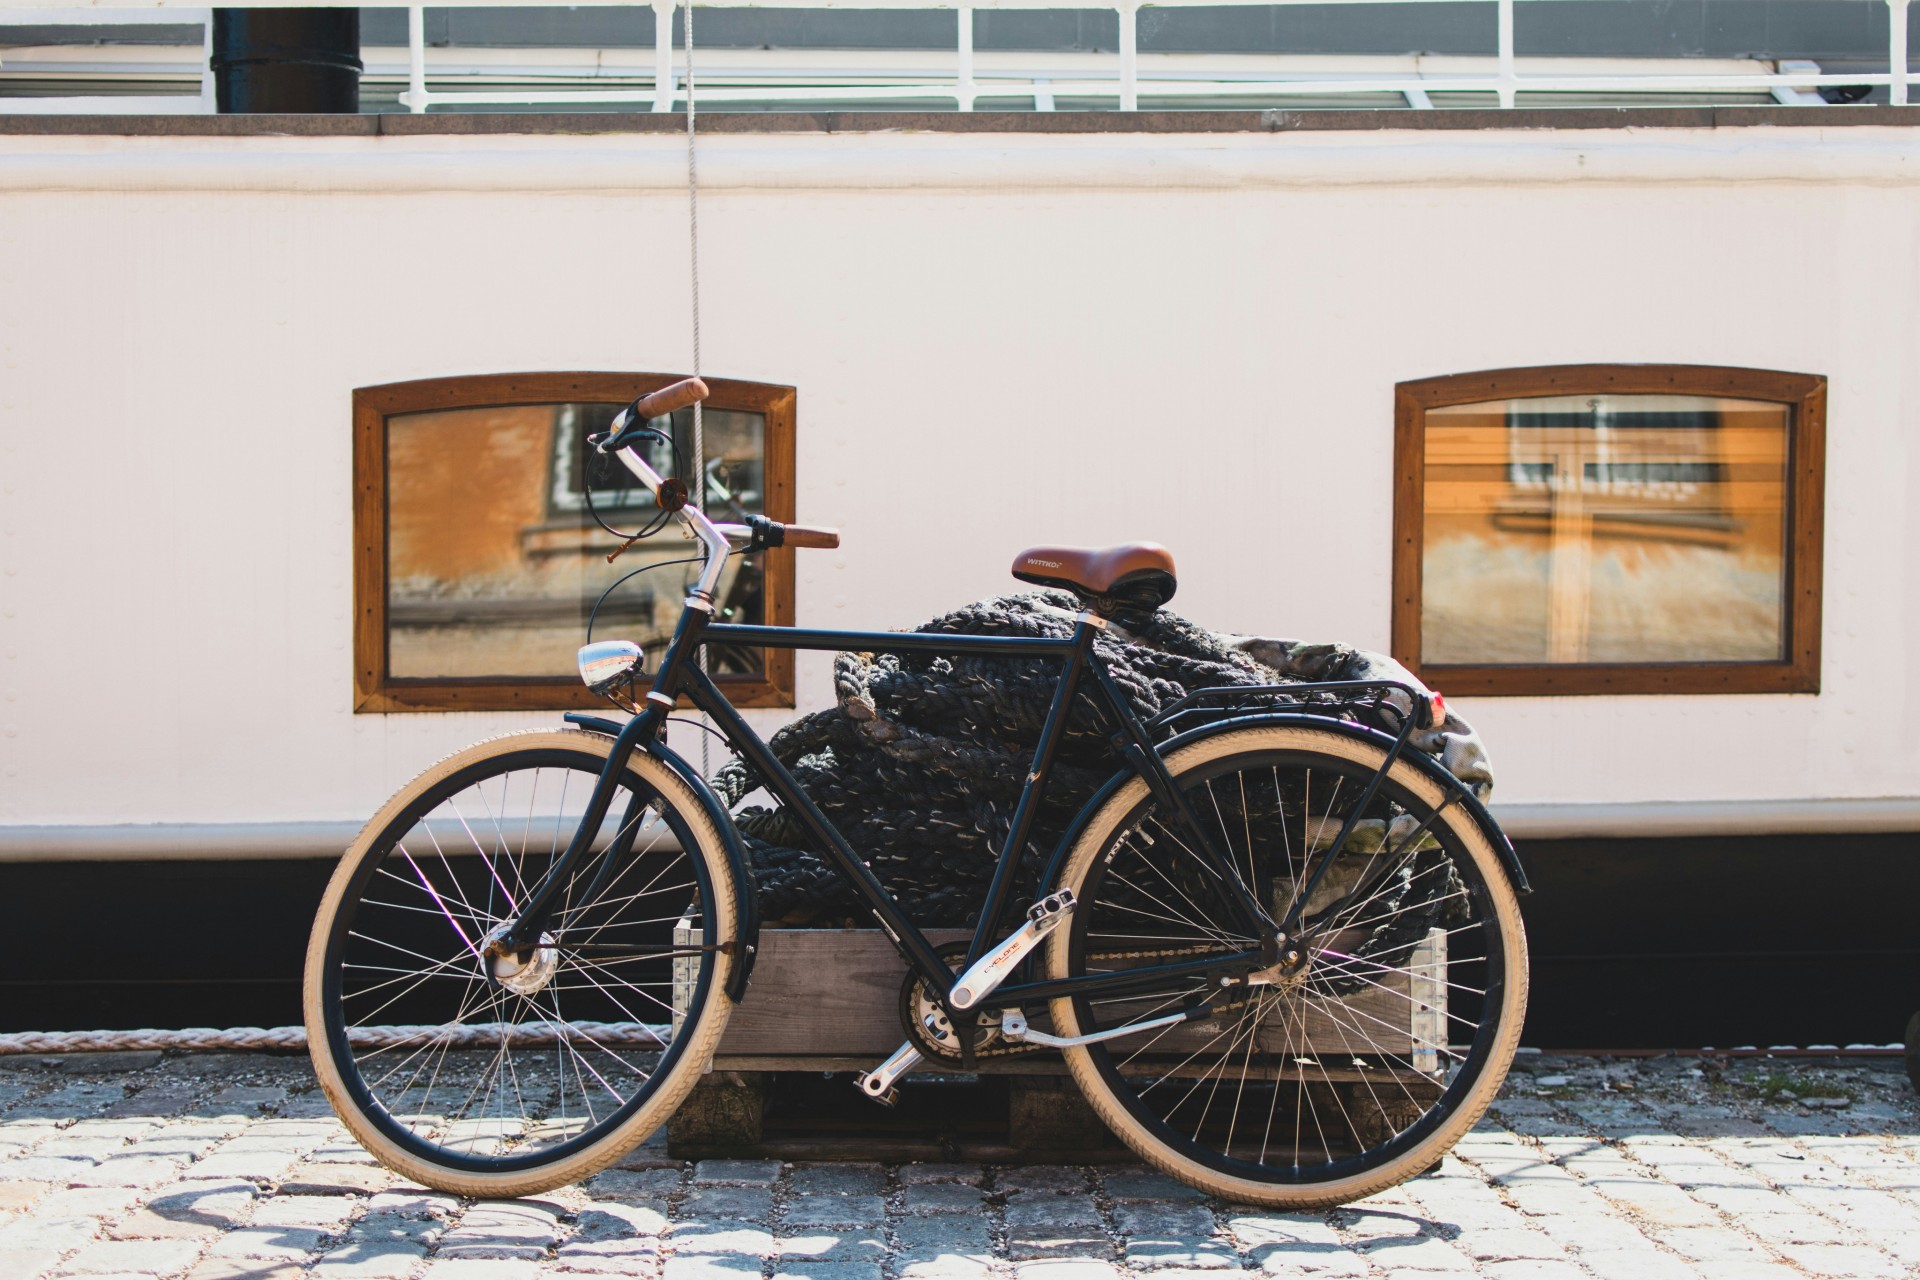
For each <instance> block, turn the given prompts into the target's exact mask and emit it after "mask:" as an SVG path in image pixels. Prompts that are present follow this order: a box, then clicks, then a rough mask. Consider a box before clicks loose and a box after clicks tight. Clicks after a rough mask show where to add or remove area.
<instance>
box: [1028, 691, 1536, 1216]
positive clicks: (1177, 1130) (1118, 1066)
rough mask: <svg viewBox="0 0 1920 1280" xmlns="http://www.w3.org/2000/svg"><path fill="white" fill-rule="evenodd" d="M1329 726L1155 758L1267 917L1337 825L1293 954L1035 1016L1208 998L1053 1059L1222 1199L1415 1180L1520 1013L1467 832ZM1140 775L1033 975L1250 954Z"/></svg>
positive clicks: (1509, 931)
mask: <svg viewBox="0 0 1920 1280" xmlns="http://www.w3.org/2000/svg"><path fill="white" fill-rule="evenodd" d="M1385 759H1386V753H1385V751H1384V749H1383V748H1382V747H1381V746H1380V745H1379V744H1378V743H1377V742H1375V741H1371V740H1368V739H1366V738H1364V737H1361V736H1359V735H1354V734H1348V733H1343V732H1340V731H1338V730H1336V729H1331V728H1329V729H1320V728H1317V727H1305V726H1295V725H1274V726H1265V727H1257V728H1249V729H1244V730H1237V731H1230V732H1226V733H1222V734H1220V735H1218V736H1216V737H1212V738H1207V739H1203V740H1201V741H1199V742H1196V743H1194V744H1192V745H1190V746H1188V747H1186V748H1184V749H1182V750H1180V751H1178V752H1176V753H1174V754H1173V755H1172V756H1171V757H1169V758H1168V760H1167V765H1168V768H1169V770H1170V771H1171V772H1172V774H1173V776H1174V778H1175V780H1176V781H1177V783H1178V785H1179V786H1180V788H1181V789H1182V790H1183V791H1184V792H1185V793H1186V795H1187V797H1188V799H1189V802H1190V803H1191V804H1192V806H1193V807H1194V809H1195V810H1196V811H1197V813H1198V815H1199V817H1200V819H1201V821H1202V822H1203V823H1204V824H1205V825H1206V826H1207V827H1208V836H1209V838H1210V839H1211V840H1213V841H1215V842H1216V843H1217V844H1218V845H1219V847H1220V848H1221V850H1222V852H1223V853H1225V854H1226V855H1227V856H1228V857H1229V858H1230V859H1231V860H1232V862H1233V863H1234V866H1235V869H1236V871H1237V872H1238V874H1239V875H1240V876H1242V877H1244V878H1245V879H1246V880H1247V882H1248V883H1249V884H1250V885H1251V886H1252V888H1253V890H1254V894H1255V897H1256V898H1257V899H1258V900H1259V901H1260V902H1261V904H1262V906H1263V908H1265V909H1267V910H1268V911H1269V912H1270V914H1271V919H1272V920H1274V921H1278V920H1281V919H1283V918H1284V917H1285V915H1286V912H1287V910H1288V908H1289V907H1290V906H1291V905H1292V904H1293V901H1294V898H1295V896H1296V895H1297V894H1298V893H1299V892H1301V891H1302V890H1303V889H1305V888H1307V886H1308V882H1309V880H1310V878H1311V869H1312V867H1313V866H1315V865H1317V864H1318V863H1319V862H1322V861H1324V857H1323V856H1321V855H1323V854H1324V852H1325V851H1327V850H1328V849H1330V847H1331V846H1332V844H1333V842H1334V840H1335V838H1336V837H1337V835H1338V833H1339V832H1340V830H1341V828H1342V827H1343V826H1344V825H1345V824H1346V823H1347V822H1348V820H1349V819H1352V820H1353V823H1354V830H1353V833H1352V835H1351V836H1350V838H1349V841H1348V843H1347V845H1346V849H1347V850H1348V851H1347V852H1343V853H1342V855H1341V856H1340V857H1339V858H1338V859H1336V860H1335V861H1334V863H1333V865H1332V866H1331V867H1330V868H1329V869H1328V871H1327V873H1326V875H1325V876H1323V877H1322V878H1321V880H1320V882H1319V884H1318V885H1317V886H1315V887H1314V888H1313V892H1312V893H1311V895H1310V897H1309V899H1308V909H1307V911H1306V913H1305V916H1304V920H1303V923H1304V924H1305V925H1306V926H1307V929H1308V930H1309V933H1308V934H1307V935H1306V936H1308V937H1309V938H1310V941H1309V943H1308V945H1306V947H1305V948H1304V963H1302V964H1300V965H1298V966H1291V965H1290V966H1284V971H1282V969H1283V967H1282V966H1276V968H1275V970H1272V971H1269V973H1268V975H1267V980H1266V981H1264V982H1262V983H1260V984H1258V985H1251V986H1241V987H1238V988H1235V989H1233V990H1221V989H1219V988H1217V987H1215V988H1211V989H1209V988H1208V987H1207V986H1206V985H1205V981H1204V979H1200V978H1194V977H1187V978H1179V979H1174V978H1169V979H1166V980H1165V982H1164V986H1163V987H1160V988H1156V989H1152V990H1148V991H1144V992H1140V993H1138V994H1132V993H1130V994H1127V995H1123V996H1119V997H1114V998H1109V999H1091V1000H1090V999H1087V998H1084V997H1081V998H1063V999H1059V1000H1055V1001H1053V1002H1052V1005H1051V1013H1052V1018H1053V1022H1054V1027H1055V1031H1056V1033H1057V1034H1060V1035H1068V1036H1073V1035H1083V1034H1088V1033H1091V1032H1095V1031H1102V1030H1108V1029H1111V1028H1115V1027H1120V1026H1125V1025H1128V1024H1129V1023H1133V1022H1139V1021H1144V1020H1147V1019H1148V1018H1151V1017H1155V1016H1161V1015H1164V1014H1166V1013H1169V1012H1177V1011H1180V1010H1182V1009H1186V1008H1192V1007H1194V1006H1195V1005H1197V1004H1199V1003H1201V1002H1204V1001H1209V1000H1210V1001H1211V1002H1212V1005H1211V1011H1210V1012H1209V1013H1208V1014H1207V1015H1206V1016H1205V1017H1203V1018H1201V1019H1199V1020H1196V1021H1189V1022H1184V1023H1179V1024H1175V1025H1174V1026H1171V1027H1168V1028H1164V1029H1160V1030H1157V1031H1151V1032H1142V1033H1138V1034H1134V1035H1128V1036H1122V1037H1119V1038H1117V1039H1114V1040H1110V1041H1106V1042H1102V1043H1098V1044H1093V1045H1086V1046H1082V1047H1079V1048H1072V1049H1067V1050H1065V1054H1066V1059H1067V1064H1068V1066H1069V1068H1070V1069H1071V1071H1072V1072H1073V1075H1074V1078H1075V1080H1076V1081H1077V1082H1078V1083H1079V1085H1080V1088H1081V1089H1082V1091H1083V1092H1084V1093H1085V1094H1086V1096H1087V1099H1088V1101H1089V1102H1090V1103H1091V1104H1092V1105H1093V1107H1094V1109H1095V1110H1096V1111H1098V1112H1099V1114H1100V1115H1101V1117H1102V1118H1103V1119H1104V1120H1105V1121H1106V1122H1107V1124H1108V1125H1109V1126H1110V1127H1111V1128H1112V1129H1113V1131H1114V1132H1115V1133H1116V1134H1117V1135H1118V1136H1119V1137H1120V1138H1121V1139H1123V1140H1124V1141H1125V1142H1126V1143H1127V1144H1128V1145H1129V1146H1131V1147H1132V1148H1133V1149H1134V1150H1135V1151H1136V1152H1138V1153H1139V1154H1140V1155H1141V1156H1142V1157H1143V1158H1144V1159H1146V1160H1147V1161H1149V1162H1150V1163H1152V1164H1155V1165H1157V1166H1159V1167H1160V1168H1162V1169H1164V1170H1166V1171H1167V1172H1169V1173H1171V1174H1173V1175H1174V1176H1176V1177H1179V1178H1181V1179H1183V1180H1184V1181H1187V1182H1189V1183H1191V1184H1193V1185H1195V1186H1198V1187H1202V1188H1204V1189H1206V1190H1208V1191H1211V1192H1213V1193H1215V1194H1218V1195H1221V1196H1224V1197H1227V1198H1229V1199H1233V1200H1238V1201H1243V1202H1247V1203H1252V1204H1262V1205H1268V1206H1272V1207H1279V1208H1309V1207H1319V1206H1325V1205H1330V1204H1338V1203H1342V1202H1344V1201H1347V1200H1352V1199H1355V1198H1358V1197H1360V1196H1365V1195H1369V1194H1372V1193H1373V1192H1375V1191H1378V1190H1381V1189H1382V1188H1385V1187H1387V1186H1391V1185H1393V1184H1394V1183H1396V1182H1398V1181H1400V1180H1402V1179H1404V1178H1406V1177H1409V1176H1411V1175H1413V1174H1415V1173H1419V1172H1421V1171H1422V1170H1424V1169H1426V1168H1428V1167H1429V1166H1431V1165H1432V1164H1433V1163H1434V1162H1436V1161H1437V1160H1438V1159H1439V1158H1440V1157H1441V1156H1442V1155H1443V1154H1445V1152H1446V1151H1447V1149H1448V1148H1450V1147H1451V1146H1452V1145H1453V1143H1454V1142H1455V1141H1457V1140H1458V1139H1459V1137H1460V1136H1461V1135H1462V1134H1464V1133H1465V1132H1466V1131H1467V1130H1468V1129H1469V1128H1471V1127H1472V1126H1473V1124H1474V1123H1475V1122H1476V1121H1477V1120H1478V1119H1479V1117H1480V1116H1481V1114H1482V1113H1483V1112H1484V1111H1485V1109H1486V1107H1487V1104H1488V1103H1489V1102H1490V1101H1491V1100H1492V1098H1493V1096H1494V1093H1495V1092H1496V1091H1497V1090H1498V1089H1499V1087H1500V1082H1501V1080H1502V1079H1504V1077H1505V1075H1506V1071H1507V1067H1508V1065H1509V1064H1510V1063H1511V1061H1512V1057H1513V1050H1514V1046H1515V1044H1516V1043H1517V1041H1518V1037H1519V1033H1520V1024H1521V1020H1522V1017H1523V1016H1524V1012H1525V1008H1526V992H1527V952H1526V938H1525V934H1524V932H1523V929H1522V926H1521V921H1520V913H1519V907H1518V904H1517V901H1516V900H1515V897H1514V893H1513V889H1512V886H1511V884H1510V883H1509V882H1508V878H1507V875H1506V872H1505V869H1504V868H1503V867H1502V866H1501V865H1500V860H1499V856H1498V855H1497V854H1496V853H1495V851H1494V849H1493V846H1492V845H1491V844H1490V843H1489V841H1488V838H1487V835H1486V833H1485V832H1483V831H1482V830H1481V829H1480V827H1479V826H1478V824H1477V823H1475V822H1474V821H1473V819H1472V818H1471V817H1470V816H1469V815H1468V814H1467V813H1466V812H1465V811H1464V810H1463V809H1462V808H1461V807H1460V806H1459V805H1458V804H1457V803H1456V804H1449V803H1447V792H1445V791H1444V790H1443V788H1442V787H1441V786H1440V785H1439V784H1437V783H1435V782H1434V781H1433V780H1432V779H1431V778H1429V777H1427V776H1426V775H1425V774H1424V773H1422V772H1421V771H1419V770H1418V769H1416V768H1415V767H1413V766H1412V765H1410V764H1407V763H1406V762H1404V761H1401V762H1396V764H1395V765H1394V767H1393V769H1391V770H1390V771H1389V772H1388V774H1387V776H1386V777H1385V779H1384V780H1383V781H1382V783H1381V786H1380V788H1379V789H1378V791H1377V792H1376V793H1375V795H1374V797H1373V798H1372V799H1371V800H1369V801H1368V803H1367V806H1366V808H1365V810H1364V811H1357V808H1358V804H1359V801H1360V800H1361V798H1362V796H1363V794H1364V793H1365V791H1366V788H1367V784H1368V782H1369V781H1370V780H1371V779H1372V778H1373V776H1374V775H1375V774H1376V773H1377V772H1378V770H1379V768H1380V766H1381V765H1382V764H1383V763H1384V761H1385ZM1195 843H1196V842H1195V841H1194V840H1193V838H1192V835H1191V833H1190V832H1188V831H1186V830H1185V828H1184V826H1183V825H1182V824H1181V823H1180V822H1178V821H1177V820H1176V819H1174V818H1172V817H1171V816H1169V815H1167V814H1164V813H1163V812H1162V811H1161V809H1160V807H1159V805H1158V804H1157V802H1155V801H1154V800H1153V798H1152V797H1151V796H1150V794H1149V793H1148V791H1147V788H1146V786H1145V784H1144V783H1142V782H1139V781H1137V780H1136V781H1134V782H1131V783H1129V784H1128V785H1127V786H1125V787H1123V788H1122V789H1121V790H1120V791H1119V792H1118V793H1116V794H1115V796H1114V798H1113V799H1112V800H1111V801H1109V802H1108V803H1107V804H1106V805H1105V806H1104V807H1103V808H1102V809H1101V810H1100V811H1099V812H1098V813H1097V814H1096V815H1095V816H1094V818H1093V820H1092V821H1091V823H1090V824H1089V826H1088V828H1087V830H1086V832H1085V833H1084V834H1083V835H1082V837H1081V838H1080V839H1079V841H1078V842H1077V843H1076V845H1075V847H1074V848H1073V850H1072V851H1071V852H1070V854H1069V857H1068V860H1067V865H1066V869H1065V871H1064V873H1063V875H1062V878H1061V884H1062V885H1063V886H1065V887H1067V888H1071V889H1072V890H1073V891H1074V894H1075V896H1076V898H1077V899H1078V900H1079V906H1078V907H1077V908H1076V910H1075V912H1074V916H1073V919H1072V921H1071V922H1070V924H1069V926H1068V927H1067V928H1064V929H1061V930H1058V931H1056V932H1055V933H1054V935H1053V937H1052V939H1051V941H1050V944H1049V952H1048V968H1049V973H1050V975H1051V976H1052V977H1055V978H1065V977H1076V976H1082V975H1088V974H1097V973H1104V972H1113V971H1116V970H1121V969H1126V968H1136V967H1146V966H1151V965H1156V964H1167V963H1171V962H1175V961H1184V960H1188V959H1194V958H1204V957H1205V956H1207V955H1209V954H1234V953H1241V952H1244V951H1246V950H1249V949H1251V948H1254V947H1256V946H1257V942H1258V940H1257V939H1255V938H1254V937H1251V936H1248V935H1245V934H1243V933H1241V932H1240V931H1239V930H1237V929H1236V927H1235V926H1233V925H1232V924H1231V923H1230V922H1231V921H1232V920H1233V919H1235V916H1234V914H1233V913H1231V912H1230V911H1229V910H1228V909H1227V904H1226V897H1225V893H1226V885H1225V883H1224V882H1223V880H1222V879H1221V877H1220V876H1219V875H1218V874H1216V872H1215V871H1214V870H1212V868H1211V866H1210V865H1209V864H1208V863H1207V862H1205V861H1203V859H1202V858H1201V856H1200V854H1199V853H1198V852H1197V851H1196V848H1195Z"/></svg>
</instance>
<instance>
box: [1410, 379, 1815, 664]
mask: <svg viewBox="0 0 1920 1280" xmlns="http://www.w3.org/2000/svg"><path fill="white" fill-rule="evenodd" d="M1825 436H1826V379H1825V378H1823V377H1818V376H1815V375H1812V374H1802V373H1781V372H1776V371H1772V370H1766V369H1736V368H1720V367H1714V366H1702V365H1573V366H1559V367H1552V368H1535V369H1499V370H1493V371H1491V372H1486V373H1468V374H1459V375H1454V376H1451V377H1443V378H1428V379H1424V380H1422V381H1418V382H1403V383H1401V384H1400V385H1399V386H1398V388H1396V406H1395V441H1394V465H1395V482H1394V558H1393V592H1394V594H1393V651H1394V655H1395V656H1396V657H1398V658H1399V659H1400V660H1401V661H1403V662H1405V663H1406V664H1407V665H1408V666H1410V667H1411V668H1413V669H1414V670H1415V671H1416V672H1418V673H1419V674H1420V675H1421V677H1422V678H1423V679H1425V680H1426V681H1428V682H1429V683H1430V684H1432V685H1434V686H1435V687H1437V688H1440V689H1442V690H1444V691H1447V692H1449V693H1460V694H1593V693H1817V692H1819V689H1820V573H1821V546H1822V531H1821V514H1822V495H1823V492H1824V483H1825Z"/></svg>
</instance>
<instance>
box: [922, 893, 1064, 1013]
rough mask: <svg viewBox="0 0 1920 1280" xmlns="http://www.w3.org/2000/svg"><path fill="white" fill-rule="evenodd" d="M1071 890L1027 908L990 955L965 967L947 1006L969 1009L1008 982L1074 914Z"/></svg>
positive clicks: (955, 980)
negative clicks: (1029, 955) (1022, 920)
mask: <svg viewBox="0 0 1920 1280" xmlns="http://www.w3.org/2000/svg"><path fill="white" fill-rule="evenodd" d="M1073 908H1074V900H1073V890H1071V889H1058V890H1055V891H1054V892H1053V893H1050V894H1048V895H1047V896H1046V897H1044V898H1042V899H1041V900H1040V901H1038V902H1036V903H1034V904H1033V905H1032V906H1031V907H1029V908H1027V919H1026V923H1024V924H1022V925H1021V926H1020V927H1019V928H1018V929H1015V930H1014V931H1013V932H1012V933H1011V934H1009V935H1008V936H1007V937H1006V938H1005V939H1004V940H1003V941H1001V942H999V943H996V944H995V945H994V947H993V949H992V950H991V951H988V952H987V954H985V955H983V956H981V957H980V958H979V959H978V960H976V961H974V962H973V964H972V965H970V966H968V968H967V971H966V972H965V973H963V974H961V975H960V976H959V977H957V978H955V979H954V980H953V990H952V991H951V992H950V993H949V994H948V996H947V1003H948V1004H950V1005H952V1006H953V1007H954V1008H956V1009H972V1008H975V1007H977V1006H978V1005H979V1003H980V1002H981V1001H982V1000H985V999H986V998H987V997H988V996H990V995H992V994H993V993H994V989H995V988H997V987H998V986H999V985H1000V984H1001V983H1003V982H1005V981H1006V980H1007V975H1008V974H1010V973H1012V972H1013V970H1014V966H1016V965H1018V964H1019V963H1020V962H1021V961H1022V960H1024V959H1026V958H1027V953H1028V952H1030V951H1032V950H1033V949H1034V948H1035V947H1037V946H1039V945H1040V943H1041V941H1042V940H1043V939H1045V938H1046V936H1047V935H1048V934H1050V933H1052V932H1053V931H1054V930H1055V929H1057V928H1059V927H1060V926H1061V925H1062V924H1064V923H1065V922H1066V919H1067V917H1068V916H1070V915H1072V914H1073Z"/></svg>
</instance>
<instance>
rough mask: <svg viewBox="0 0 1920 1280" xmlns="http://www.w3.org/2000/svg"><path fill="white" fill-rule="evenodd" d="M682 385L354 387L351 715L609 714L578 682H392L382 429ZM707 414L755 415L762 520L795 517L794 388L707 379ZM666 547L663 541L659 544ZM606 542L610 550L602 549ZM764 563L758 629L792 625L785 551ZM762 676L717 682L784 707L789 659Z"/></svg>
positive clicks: (429, 382)
mask: <svg viewBox="0 0 1920 1280" xmlns="http://www.w3.org/2000/svg"><path fill="white" fill-rule="evenodd" d="M683 376H684V375H681V374H666V373H490V374H477V375H472V376H467V377H455V378H423V379H419V380H417V381H413V382H390V383H386V384H384V385H382V386H374V387H359V388H357V389H355V391H354V393H353V538H354V567H353V603H354V611H353V619H354V625H353V709H354V710H355V711H356V712H389V711H573V710H591V709H596V708H604V707H605V706H606V705H607V704H606V702H605V701H604V700H602V699H600V698H598V697H596V696H595V695H594V694H592V693H591V692H589V691H588V689H587V688H586V686H585V685H583V684H581V682H580V679H579V677H578V676H478V677H451V676H450V677H431V678H426V677H422V678H402V677H396V676H394V675H393V674H392V673H391V671H390V670H389V667H388V663H387V419H388V418H391V417H397V416H400V415H403V414H411V413H434V412H439V411H443V410H448V409H483V408H495V407H502V406H511V405H539V404H564V403H566V402H568V401H585V402H610V403H616V404H625V403H626V402H627V401H629V400H632V399H634V398H635V397H636V396H641V395H645V394H646V393H647V392H649V391H657V390H659V389H660V388H661V387H664V386H666V385H668V384H669V383H672V382H676V381H678V380H679V379H680V378H681V377H683ZM706 383H707V386H708V387H709V388H710V389H711V391H712V395H711V396H709V397H708V399H707V402H706V403H707V405H708V406H709V407H711V408H715V409H733V410H739V411H742V412H746V413H757V414H761V415H762V416H763V417H764V419H765V422H766V435H765V437H764V439H765V449H766V498H765V511H766V514H767V516H768V518H769V519H773V520H779V521H782V522H786V521H791V520H792V519H793V512H794V406H795V399H796V393H795V391H794V388H792V387H784V386H777V385H773V384H770V383H764V382H741V381H738V380H736V379H732V378H707V379H706ZM669 536H670V535H669ZM611 545H612V544H611V542H610V543H609V549H611ZM763 554H764V555H765V556H766V611H767V617H766V621H767V622H768V623H769V624H770V625H773V626H792V625H793V579H794V571H793V548H791V547H781V548H775V549H773V550H770V551H767V552H764V553H763ZM765 662H766V665H765V667H764V669H763V673H762V675H760V676H757V677H756V676H717V677H715V678H716V680H717V682H718V683H719V684H720V687H721V688H722V689H724V690H726V693H727V697H728V699H729V700H730V701H731V702H732V703H733V704H734V705H735V706H739V707H792V706H793V651H792V650H785V649H783V650H773V651H769V652H768V653H767V654H766V655H765Z"/></svg>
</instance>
